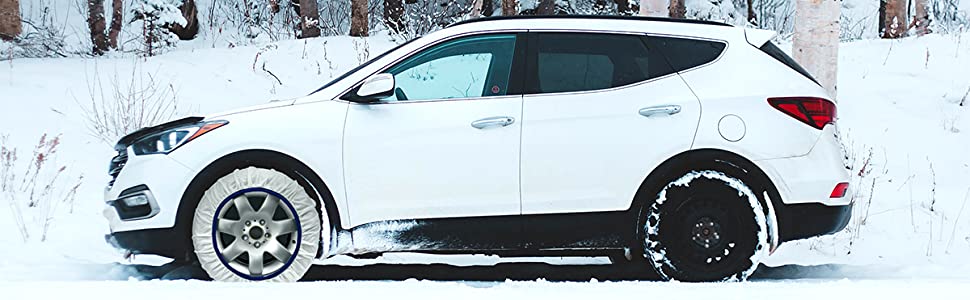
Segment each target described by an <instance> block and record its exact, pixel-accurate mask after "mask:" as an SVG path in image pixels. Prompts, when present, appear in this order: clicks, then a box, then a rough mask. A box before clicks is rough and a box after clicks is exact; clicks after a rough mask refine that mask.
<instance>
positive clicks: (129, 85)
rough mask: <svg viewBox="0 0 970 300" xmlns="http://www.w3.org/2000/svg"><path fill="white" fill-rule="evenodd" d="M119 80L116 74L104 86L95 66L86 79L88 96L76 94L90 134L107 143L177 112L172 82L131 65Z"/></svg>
mask: <svg viewBox="0 0 970 300" xmlns="http://www.w3.org/2000/svg"><path fill="white" fill-rule="evenodd" d="M126 77H127V78H126V79H125V80H127V81H122V80H121V79H120V78H119V77H118V74H117V73H115V76H114V77H113V78H112V79H111V82H110V83H109V84H110V86H109V87H108V88H109V89H107V90H106V89H105V86H104V83H103V82H102V81H101V75H100V74H98V71H97V70H95V75H94V78H93V81H92V80H89V81H88V96H89V98H88V99H85V100H83V101H82V100H79V99H76V98H75V101H77V103H78V105H79V106H80V108H81V111H82V112H83V116H84V119H85V121H86V125H87V127H88V128H87V129H88V131H89V133H90V134H91V135H93V136H94V137H96V138H98V139H100V140H101V141H103V142H105V143H107V144H109V145H110V144H113V143H114V142H115V141H117V140H118V138H120V137H121V136H124V135H125V134H128V133H130V132H132V131H135V130H138V129H139V128H142V127H147V126H152V125H157V124H159V123H161V122H165V121H168V120H172V119H174V118H175V117H176V116H177V114H178V97H177V95H176V93H175V87H174V86H173V85H172V84H164V83H161V82H159V81H158V80H157V79H156V76H155V75H153V74H150V73H143V72H141V69H140V68H138V67H135V68H132V70H131V75H130V76H126Z"/></svg>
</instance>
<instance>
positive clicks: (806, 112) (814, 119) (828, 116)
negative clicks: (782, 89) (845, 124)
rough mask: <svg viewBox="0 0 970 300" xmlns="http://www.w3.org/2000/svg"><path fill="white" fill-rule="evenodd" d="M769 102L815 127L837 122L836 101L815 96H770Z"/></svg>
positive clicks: (820, 127)
mask: <svg viewBox="0 0 970 300" xmlns="http://www.w3.org/2000/svg"><path fill="white" fill-rule="evenodd" d="M768 104H771V106H772V107H774V108H776V109H778V110H780V111H781V112H783V113H785V114H787V115H789V116H791V117H792V118H795V119H798V120H799V121H802V123H805V124H808V126H812V127H813V128H815V129H822V127H825V124H835V103H832V101H829V100H826V99H822V98H814V97H783V98H768Z"/></svg>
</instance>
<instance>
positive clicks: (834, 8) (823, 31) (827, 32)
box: [792, 0, 841, 100]
mask: <svg viewBox="0 0 970 300" xmlns="http://www.w3.org/2000/svg"><path fill="white" fill-rule="evenodd" d="M839 3H840V1H839V0H797V2H795V36H794V46H793V49H792V51H793V52H794V54H795V55H794V56H795V61H798V63H800V64H801V65H802V66H804V67H805V69H807V70H808V72H809V73H811V74H812V75H814V76H815V78H816V79H817V80H818V82H819V84H821V85H822V87H824V88H825V90H827V91H828V92H829V95H830V96H831V97H832V98H835V97H836V94H837V93H836V92H837V91H838V85H837V79H838V64H839V17H840V9H841V5H840V4H839ZM833 100H834V99H833Z"/></svg>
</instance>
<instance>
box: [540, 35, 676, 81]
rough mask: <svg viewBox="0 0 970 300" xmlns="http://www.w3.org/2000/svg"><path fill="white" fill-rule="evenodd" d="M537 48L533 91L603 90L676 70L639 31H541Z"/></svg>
mask: <svg viewBox="0 0 970 300" xmlns="http://www.w3.org/2000/svg"><path fill="white" fill-rule="evenodd" d="M534 48H535V50H534V55H535V56H534V57H535V58H534V59H535V61H536V70H534V72H535V74H534V75H533V76H534V77H535V80H533V82H531V84H530V85H531V87H530V91H531V92H532V93H561V92H575V91H591V90H601V89H608V88H614V87H620V86H624V85H628V84H632V83H636V82H640V81H644V80H647V79H650V78H655V77H660V76H663V75H667V74H671V73H673V71H672V70H671V69H670V65H669V64H667V62H666V61H665V60H664V58H663V56H662V55H659V54H653V53H651V52H650V51H649V50H648V49H647V46H646V44H644V42H643V39H642V36H639V35H622V34H598V33H539V34H536V35H535V47H534Z"/></svg>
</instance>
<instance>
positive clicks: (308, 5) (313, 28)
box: [299, 0, 320, 38]
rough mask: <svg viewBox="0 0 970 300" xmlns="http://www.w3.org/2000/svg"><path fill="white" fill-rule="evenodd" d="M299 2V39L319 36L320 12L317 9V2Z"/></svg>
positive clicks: (314, 0)
mask: <svg viewBox="0 0 970 300" xmlns="http://www.w3.org/2000/svg"><path fill="white" fill-rule="evenodd" d="M300 2H301V3H300V36H299V38H309V37H318V36H320V26H319V25H320V10H319V9H317V0H302V1H300Z"/></svg>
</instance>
